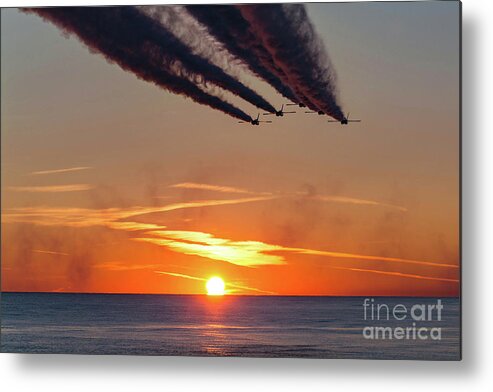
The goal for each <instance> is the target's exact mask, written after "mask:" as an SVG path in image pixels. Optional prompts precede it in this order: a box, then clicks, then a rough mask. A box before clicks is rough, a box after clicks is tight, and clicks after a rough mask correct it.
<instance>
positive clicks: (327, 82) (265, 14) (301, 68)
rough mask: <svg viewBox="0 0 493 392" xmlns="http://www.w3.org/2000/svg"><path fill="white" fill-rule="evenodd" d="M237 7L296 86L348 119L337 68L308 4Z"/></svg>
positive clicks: (335, 114) (324, 108)
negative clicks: (337, 82)
mask: <svg viewBox="0 0 493 392" xmlns="http://www.w3.org/2000/svg"><path fill="white" fill-rule="evenodd" d="M236 7H237V8H238V9H239V10H240V11H241V14H242V15H243V17H244V18H245V19H246V20H247V21H248V22H249V23H250V26H251V27H252V32H253V33H254V34H255V35H256V36H257V38H258V40H259V41H260V42H262V44H263V45H264V47H265V48H266V49H267V50H268V51H269V52H270V53H271V55H272V57H273V58H274V61H275V63H276V64H277V65H278V66H279V67H280V68H281V69H282V71H283V72H284V73H285V74H286V75H287V77H288V78H289V80H290V83H291V84H290V86H291V87H292V88H293V90H295V91H296V90H298V89H299V91H301V92H302V93H303V95H305V96H306V97H307V98H308V99H309V100H310V101H311V102H313V103H314V104H315V105H316V106H317V107H319V108H320V109H321V110H322V111H323V112H325V113H326V114H328V115H330V116H332V117H334V118H335V119H337V120H342V119H344V114H343V112H342V110H341V108H340V106H339V104H338V103H337V97H336V88H335V72H334V70H333V68H332V65H331V63H330V60H329V57H328V55H327V53H326V51H325V48H324V45H323V42H322V40H321V39H320V37H319V36H318V35H317V33H316V31H315V29H314V27H313V25H312V24H311V22H310V20H309V18H308V15H307V13H306V9H305V7H304V6H303V5H299V4H265V5H264V4H262V5H238V6H236Z"/></svg>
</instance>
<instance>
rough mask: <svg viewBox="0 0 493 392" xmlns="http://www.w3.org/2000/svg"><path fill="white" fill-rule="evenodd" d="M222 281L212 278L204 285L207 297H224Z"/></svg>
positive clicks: (215, 277)
mask: <svg viewBox="0 0 493 392" xmlns="http://www.w3.org/2000/svg"><path fill="white" fill-rule="evenodd" d="M224 286H225V285H224V281H223V280H222V279H221V278H219V277H217V276H214V277H212V278H210V279H209V280H208V281H207V283H206V284H205V288H206V290H207V295H224Z"/></svg>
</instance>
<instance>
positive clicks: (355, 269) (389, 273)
mask: <svg viewBox="0 0 493 392" xmlns="http://www.w3.org/2000/svg"><path fill="white" fill-rule="evenodd" d="M329 268H332V269H338V270H346V271H353V272H366V273H372V274H380V275H390V276H398V277H401V278H410V279H422V280H434V281H439V282H452V283H458V282H459V280H458V279H448V278H436V277H433V276H424V275H414V274H404V273H402V272H395V271H381V270H371V269H363V268H349V267H332V266H330V267H329Z"/></svg>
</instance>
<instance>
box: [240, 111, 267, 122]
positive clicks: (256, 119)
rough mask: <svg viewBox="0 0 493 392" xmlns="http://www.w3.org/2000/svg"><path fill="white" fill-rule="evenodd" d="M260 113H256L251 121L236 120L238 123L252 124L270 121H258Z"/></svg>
mask: <svg viewBox="0 0 493 392" xmlns="http://www.w3.org/2000/svg"><path fill="white" fill-rule="evenodd" d="M259 117H260V113H259V114H257V118H255V119H252V120H251V121H238V123H239V124H252V125H260V123H271V122H272V121H260V120H259Z"/></svg>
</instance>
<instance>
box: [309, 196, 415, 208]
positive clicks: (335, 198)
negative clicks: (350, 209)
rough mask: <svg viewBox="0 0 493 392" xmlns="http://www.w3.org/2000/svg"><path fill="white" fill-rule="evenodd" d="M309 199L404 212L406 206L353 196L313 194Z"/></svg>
mask: <svg viewBox="0 0 493 392" xmlns="http://www.w3.org/2000/svg"><path fill="white" fill-rule="evenodd" d="M309 198H310V199H313V200H319V201H324V202H329V203H345V204H356V205H367V206H380V207H388V208H395V209H396V210H399V211H403V212H406V211H407V208H405V207H402V206H398V205H394V204H388V203H382V202H379V201H374V200H365V199H356V198H353V197H347V196H324V195H315V196H309Z"/></svg>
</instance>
